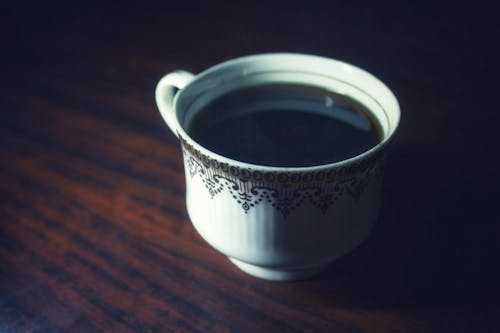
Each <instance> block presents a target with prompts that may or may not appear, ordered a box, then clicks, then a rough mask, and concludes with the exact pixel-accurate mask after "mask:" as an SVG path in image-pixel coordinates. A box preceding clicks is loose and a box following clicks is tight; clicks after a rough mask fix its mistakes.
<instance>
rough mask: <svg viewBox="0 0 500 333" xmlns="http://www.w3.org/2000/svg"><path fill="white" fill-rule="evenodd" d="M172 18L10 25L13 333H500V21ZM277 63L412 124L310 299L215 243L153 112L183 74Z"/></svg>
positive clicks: (208, 8)
mask: <svg viewBox="0 0 500 333" xmlns="http://www.w3.org/2000/svg"><path fill="white" fill-rule="evenodd" d="M375 3H376V4H375ZM172 6H173V5H171V4H170V5H168V4H163V5H162V6H159V5H158V4H152V3H144V2H142V3H141V4H139V3H137V4H124V3H121V4H120V5H114V6H113V5H111V4H108V3H103V2H95V3H93V2H85V3H84V4H81V5H76V6H74V7H70V5H65V6H63V7H50V6H49V5H47V4H43V5H40V4H39V5H38V6H34V5H33V4H32V5H30V4H29V3H26V2H19V4H18V5H12V6H9V7H7V8H4V9H3V10H2V15H3V16H4V18H3V19H2V23H1V24H2V27H1V28H2V29H1V30H2V32H1V34H2V35H1V36H0V37H2V38H1V44H0V51H1V55H0V57H1V58H0V59H1V61H2V63H1V66H2V67H1V68H0V69H1V72H0V81H1V82H0V88H1V92H0V96H1V98H0V154H1V155H0V158H1V160H0V332H174V331H178V332H282V331H283V332H498V331H500V323H499V318H498V317H499V315H500V312H499V310H500V308H499V307H500V305H499V297H500V293H499V280H500V279H499V278H500V274H499V271H500V268H499V266H500V264H499V253H500V251H499V246H498V243H499V238H500V237H499V227H498V224H499V218H498V210H497V207H498V201H497V197H498V163H497V156H498V153H499V151H500V149H499V139H498V124H499V122H500V113H499V110H498V101H497V99H498V66H497V62H498V53H497V52H495V51H496V50H495V47H496V44H497V43H498V36H499V35H500V34H499V29H498V24H497V18H496V17H495V12H494V11H493V10H492V9H491V8H484V7H481V6H479V5H476V4H473V7H472V4H471V7H457V4H455V5H453V6H452V5H450V6H440V7H437V6H436V5H426V4H420V5H411V4H408V5H402V4H396V3H393V4H381V3H380V2H373V4H372V5H361V4H359V3H352V2H343V3H333V2H331V3H329V5H328V6H319V5H318V6H313V5H312V4H311V3H308V5H307V6H306V7H293V6H292V5H287V6H278V5H270V4H267V5H266V6H265V7H259V6H251V5H243V4H238V3H237V2H231V3H228V4H220V3H210V4H203V5H188V4H183V5H182V6H177V7H176V8H174V7H172ZM271 51H298V52H305V53H314V54H319V55H324V56H328V57H333V58H338V59H341V60H345V61H348V62H351V63H354V64H356V65H359V66H361V67H363V68H365V69H367V70H369V71H371V72H373V73H374V74H375V75H377V76H379V77H380V78H381V79H382V80H383V81H385V82H386V83H387V84H388V85H389V86H390V87H391V88H392V89H393V90H394V91H395V93H396V95H397V96H398V98H399V99H400V102H401V107H402V115H403V117H402V123H401V127H400V131H399V133H398V136H397V139H396V141H395V144H394V146H393V150H392V154H391V155H390V158H389V161H388V168H387V172H386V178H385V187H384V193H383V202H384V206H383V209H382V213H381V217H380V221H379V223H378V225H377V226H376V228H375V230H374V232H373V234H372V235H371V237H370V238H369V239H368V240H367V241H366V242H365V243H364V244H363V245H362V246H361V247H359V248H358V249H356V250H355V251H354V252H352V253H350V254H349V255H347V256H345V257H343V258H341V259H339V260H338V261H336V262H334V263H333V264H332V265H331V267H330V268H329V269H328V270H327V271H326V272H324V273H323V274H321V275H319V276H317V277H315V278H313V279H311V280H307V281H301V282H292V283H272V282H266V281H261V280H258V279H255V278H252V277H250V276H248V275H245V274H244V273H242V272H240V271H239V270H238V269H237V268H236V267H235V266H233V265H232V264H231V263H229V262H228V260H227V259H226V258H224V257H223V256H222V255H220V254H218V253H217V252H216V251H215V250H213V249H212V248H210V247H209V246H208V245H207V244H206V243H205V242H204V241H203V240H202V239H201V238H200V236H198V234H197V233H196V232H195V230H194V228H193V227H192V226H191V224H190V222H189V220H188V216H187V213H186V209H185V206H184V191H185V187H184V178H183V177H184V176H183V166H182V160H181V151H180V147H179V144H178V142H177V141H176V139H175V137H174V136H173V135H172V134H171V133H170V132H169V130H168V129H167V128H166V126H164V124H163V123H162V120H161V118H160V116H159V113H158V112H157V110H156V106H155V104H154V100H153V92H154V87H155V85H156V82H157V81H158V80H159V78H160V77H161V76H162V75H164V74H166V73H167V72H169V71H172V70H174V69H187V70H191V71H193V72H199V71H200V70H202V69H204V68H206V67H208V66H210V65H212V64H215V63H217V62H220V61H223V60H226V59H229V58H232V57H235V56H240V55H245V54H250V53H260V52H271Z"/></svg>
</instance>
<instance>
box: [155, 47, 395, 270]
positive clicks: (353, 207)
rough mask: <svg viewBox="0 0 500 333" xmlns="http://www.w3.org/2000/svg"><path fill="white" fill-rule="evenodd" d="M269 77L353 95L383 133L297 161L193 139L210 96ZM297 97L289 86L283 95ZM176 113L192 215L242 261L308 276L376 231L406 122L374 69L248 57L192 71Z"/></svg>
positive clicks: (209, 237) (243, 265)
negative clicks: (259, 158)
mask: <svg viewBox="0 0 500 333" xmlns="http://www.w3.org/2000/svg"><path fill="white" fill-rule="evenodd" d="M266 85H287V86H294V87H297V86H298V87H308V88H311V87H313V88H317V89H321V90H322V91H328V92H332V93H334V94H335V95H337V96H345V97H346V98H347V99H349V100H354V101H356V102H357V103H359V104H361V105H362V106H364V108H366V110H368V111H369V112H370V115H371V116H372V117H373V118H374V119H375V122H376V123H377V126H378V127H379V130H380V132H381V133H380V134H381V138H380V140H379V142H378V144H376V145H375V146H374V147H373V148H371V149H368V150H367V151H364V152H362V153H360V154H358V155H356V156H354V157H352V158H348V159H345V160H342V161H339V162H335V163H330V164H321V165H311V166H300V167H297V166H292V167H290V166H280V167H276V166H272V165H256V164H252V163H246V162H241V161H237V160H234V159H231V158H228V157H226V156H222V155H219V154H217V153H216V152H214V151H211V150H208V149H207V148H205V146H204V143H203V142H196V141H194V140H193V139H192V136H191V135H190V134H189V127H190V126H191V124H192V122H193V121H194V120H195V119H196V118H197V117H198V116H199V113H200V112H203V110H204V108H205V107H206V106H207V105H209V104H210V103H212V102H213V101H215V100H217V99H220V98H221V97H223V96H226V95H228V94H231V93H232V92H235V91H239V90H241V91H243V90H244V89H252V88H255V87H260V86H266ZM157 98H158V95H157ZM300 99H301V96H293V94H292V95H290V96H288V97H286V98H283V99H282V100H281V101H278V102H277V104H276V105H278V107H277V108H280V107H283V105H288V106H289V105H292V104H293V103H297V102H298V100H300ZM259 103H261V104H262V103H267V104H269V101H260V102H259V100H258V99H257V100H255V99H254V102H253V103H251V104H249V105H247V106H245V105H244V103H242V104H241V105H239V106H238V107H237V108H235V110H234V111H231V110H229V111H221V112H241V113H245V112H254V111H255V110H256V109H259V108H260V107H261V106H262V105H260V104H259ZM280 103H281V104H280ZM311 110H313V111H311V112H321V111H318V110H316V111H314V108H312V109H311ZM173 113H174V115H173V122H171V123H170V124H169V126H170V127H171V128H172V129H173V130H174V132H176V134H177V135H178V137H179V139H180V141H181V144H182V148H183V155H184V162H185V173H186V203H187V209H188V213H189V216H190V219H191V221H192V223H193V225H194V226H195V228H196V229H197V231H198V232H199V233H200V235H201V236H202V237H203V238H204V239H205V240H206V241H207V242H208V243H209V244H210V245H212V246H213V247H214V248H215V249H217V250H218V251H220V252H222V253H223V254H225V255H226V256H228V257H229V258H230V259H231V261H232V262H234V263H235V264H236V265H237V266H238V267H239V268H240V269H242V270H243V271H245V272H247V273H249V274H251V275H254V276H257V277H260V278H265V279H271V280H293V279H300V278H305V277H308V276H310V275H312V274H314V273H316V272H318V271H320V270H321V269H323V268H324V267H325V265H327V264H328V263H330V262H331V261H333V260H334V259H336V258H338V257H339V256H341V255H343V254H345V253H347V252H349V251H350V250H352V249H353V248H355V247H356V246H357V245H359V244H360V243H361V242H362V241H363V240H364V239H365V238H366V237H367V235H368V234H369V231H370V230H371V228H372V226H373V224H374V223H375V221H376V219H377V216H378V212H379V207H380V188H381V181H382V167H383V160H384V155H385V152H386V149H385V148H386V147H387V145H388V143H389V141H390V139H391V138H392V136H393V134H394V131H395V130H396V127H397V125H398V122H399V106H398V103H397V101H396V98H395V97H394V95H393V94H392V92H391V91H390V90H389V89H388V88H387V87H386V86H385V85H384V84H383V83H382V82H381V81H379V80H378V79H377V78H375V77H374V76H372V75H371V74H369V73H367V72H365V71H364V70H362V69H359V68H357V67H355V66H352V65H349V64H346V63H343V62H339V61H336V60H332V59H327V58H321V57H316V56H309V55H300V54H265V55H257V56H249V57H243V58H238V59H235V60H231V61H228V62H225V63H222V64H220V65H217V66H214V67H212V68H210V69H208V70H207V71H205V72H203V73H201V74H199V75H197V76H195V77H194V78H193V79H192V81H191V82H190V83H188V84H187V85H186V86H185V87H183V88H182V89H180V90H179V92H178V94H177V95H176V97H175V100H174V103H173ZM172 123H173V124H172ZM232 139H233V138H231V137H228V138H227V140H232Z"/></svg>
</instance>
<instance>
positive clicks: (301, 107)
mask: <svg viewBox="0 0 500 333" xmlns="http://www.w3.org/2000/svg"><path fill="white" fill-rule="evenodd" d="M187 133H188V134H189V135H190V136H191V137H192V138H193V139H194V140H195V141H197V142H198V143H200V144H201V145H202V146H204V147H205V148H207V149H209V150H211V151H213V152H215V153H218V154H220V155H222V156H225V157H229V158H231V159H234V160H238V161H242V162H247V163H252V164H259V165H267V166H281V167H304V166H314V165H321V164H328V163H333V162H338V161H341V160H345V159H347V158H350V157H354V156H356V155H359V154H360V153H363V152H365V151H367V150H369V149H370V148H372V147H373V146H375V145H377V143H379V142H380V140H381V137H382V135H381V130H380V126H379V125H378V123H377V122H376V121H375V120H374V118H373V116H372V114H371V113H370V112H369V111H368V110H367V109H366V108H365V107H364V106H363V105H361V104H360V103H358V102H356V101H355V100H352V99H349V98H347V97H345V96H343V95H338V94H335V93H332V92H329V91H327V90H323V89H319V88H313V87H306V86H296V85H285V84H279V85H278V84H272V85H263V86H257V87H252V88H245V89H241V90H236V91H233V92H231V93H228V94H225V95H223V96H222V97H219V98H217V99H215V100H214V101H212V102H210V103H209V104H208V105H207V106H205V107H204V108H203V109H202V110H200V111H199V112H198V113H197V114H196V115H195V116H194V117H193V119H191V121H190V124H189V125H188V127H187Z"/></svg>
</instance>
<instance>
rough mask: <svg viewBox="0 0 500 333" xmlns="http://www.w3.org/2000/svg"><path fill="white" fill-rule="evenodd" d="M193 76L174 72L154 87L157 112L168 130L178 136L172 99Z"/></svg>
mask: <svg viewBox="0 0 500 333" xmlns="http://www.w3.org/2000/svg"><path fill="white" fill-rule="evenodd" d="M193 78H194V75H193V74H192V73H189V72H186V71H175V72H172V73H169V74H167V75H165V76H164V77H163V78H162V79H161V80H160V82H158V85H157V86H156V92H155V98H156V105H158V110H160V114H161V116H162V117H163V120H165V123H166V124H167V126H168V127H169V128H170V130H171V131H172V132H173V133H174V134H175V136H178V134H177V129H176V126H175V121H174V120H175V111H174V97H175V95H176V94H177V92H178V91H179V90H181V89H182V88H184V87H185V86H186V85H187V84H188V83H189V82H190V81H192V80H193Z"/></svg>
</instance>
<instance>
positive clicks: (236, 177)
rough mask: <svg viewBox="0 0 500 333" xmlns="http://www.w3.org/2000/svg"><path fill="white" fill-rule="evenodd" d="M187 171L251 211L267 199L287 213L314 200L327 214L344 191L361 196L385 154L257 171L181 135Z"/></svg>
mask: <svg viewBox="0 0 500 333" xmlns="http://www.w3.org/2000/svg"><path fill="white" fill-rule="evenodd" d="M181 142H182V147H183V153H184V159H185V165H186V169H187V170H186V172H188V173H189V175H190V177H196V176H199V177H200V178H201V180H202V182H203V183H204V185H205V187H206V189H207V190H208V193H209V194H210V196H211V197H212V198H214V197H215V196H216V195H217V194H219V193H221V192H222V191H227V192H228V193H229V194H230V195H231V196H232V197H233V199H234V200H235V201H236V202H237V203H238V204H239V205H241V207H242V209H243V210H244V211H245V213H246V212H248V211H249V210H250V209H252V208H253V207H255V206H257V205H259V204H260V203H262V202H267V203H268V204H270V205H271V206H272V207H274V208H275V209H277V210H278V211H279V212H280V213H281V214H282V215H283V216H284V217H287V216H289V214H290V213H291V212H292V211H293V210H294V209H296V208H297V207H299V206H300V205H302V204H304V203H305V202H309V203H311V204H312V205H313V206H314V207H316V208H318V209H319V210H320V211H321V212H322V213H323V214H325V213H326V212H327V210H328V208H329V207H331V206H332V205H333V204H335V202H336V201H337V200H338V199H339V198H340V197H342V196H343V195H346V194H347V195H350V196H351V197H352V198H353V199H354V200H356V201H357V200H359V198H360V197H361V195H362V193H363V191H364V190H365V188H366V187H367V186H368V184H369V183H370V181H371V180H372V179H374V178H379V177H380V175H381V164H382V160H383V158H382V154H378V155H377V157H375V158H373V157H372V158H369V159H365V160H362V161H360V162H358V163H355V164H353V165H351V166H349V167H345V166H344V167H338V168H332V169H329V170H328V171H316V172H276V171H265V172H264V171H258V170H251V169H245V168H240V167H237V166H231V165H228V164H227V163H224V162H220V161H217V160H215V159H213V158H211V157H209V156H207V155H205V154H202V153H201V152H200V151H199V150H197V149H195V148H194V147H193V146H192V145H190V144H189V143H188V142H187V141H186V140H184V139H183V138H182V137H181Z"/></svg>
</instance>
